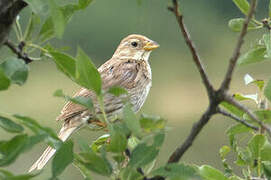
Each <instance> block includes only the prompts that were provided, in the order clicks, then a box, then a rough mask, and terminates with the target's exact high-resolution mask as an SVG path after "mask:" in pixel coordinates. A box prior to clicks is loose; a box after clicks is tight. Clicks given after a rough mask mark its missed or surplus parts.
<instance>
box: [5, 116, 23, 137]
mask: <svg viewBox="0 0 271 180" xmlns="http://www.w3.org/2000/svg"><path fill="white" fill-rule="evenodd" d="M0 126H1V127H2V128H3V129H5V130H6V131H8V132H12V133H20V132H22V131H23V130H24V128H23V127H22V126H21V125H20V124H17V123H15V122H13V121H12V120H10V119H8V118H5V117H2V116H0Z"/></svg>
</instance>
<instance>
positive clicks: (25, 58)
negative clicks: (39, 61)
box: [4, 40, 33, 64]
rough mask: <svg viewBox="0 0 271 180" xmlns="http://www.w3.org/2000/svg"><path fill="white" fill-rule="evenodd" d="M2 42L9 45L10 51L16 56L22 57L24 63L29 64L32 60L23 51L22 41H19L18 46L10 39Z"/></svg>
mask: <svg viewBox="0 0 271 180" xmlns="http://www.w3.org/2000/svg"><path fill="white" fill-rule="evenodd" d="M4 44H5V45H6V46H7V47H9V48H10V49H11V51H12V52H13V53H14V54H16V55H17V56H18V58H20V59H22V60H23V61H24V62H25V63H26V64H29V63H31V62H32V61H33V60H32V59H31V58H30V57H28V55H27V54H26V53H24V52H23V46H24V42H21V43H20V44H19V45H18V46H16V45H15V44H13V43H12V42H11V41H10V40H6V42H5V43H4Z"/></svg>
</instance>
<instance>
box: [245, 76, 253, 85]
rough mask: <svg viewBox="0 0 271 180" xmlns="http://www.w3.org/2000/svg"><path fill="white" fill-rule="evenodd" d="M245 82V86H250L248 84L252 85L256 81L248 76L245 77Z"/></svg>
mask: <svg viewBox="0 0 271 180" xmlns="http://www.w3.org/2000/svg"><path fill="white" fill-rule="evenodd" d="M244 81H245V84H246V85H248V84H250V83H252V82H253V81H254V79H253V78H252V77H251V76H250V75H249V74H246V75H245V76H244Z"/></svg>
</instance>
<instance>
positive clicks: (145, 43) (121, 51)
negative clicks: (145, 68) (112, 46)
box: [113, 34, 159, 61]
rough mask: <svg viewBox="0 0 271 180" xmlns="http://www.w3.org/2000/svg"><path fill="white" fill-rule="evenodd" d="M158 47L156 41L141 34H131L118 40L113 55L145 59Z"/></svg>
mask: <svg viewBox="0 0 271 180" xmlns="http://www.w3.org/2000/svg"><path fill="white" fill-rule="evenodd" d="M158 47H159V44H158V43H157V42H155V41H153V40H151V39H149V38H147V37H145V36H142V35H138V34H132V35H129V36H127V37H126V38H124V39H123V40H122V41H121V42H120V45H119V46H118V48H117V50H116V51H115V53H114V55H113V57H115V58H120V59H122V58H125V59H126V58H131V59H135V60H145V61H147V60H148V58H149V56H150V53H151V52H152V50H154V49H156V48H158Z"/></svg>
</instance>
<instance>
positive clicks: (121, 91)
mask: <svg viewBox="0 0 271 180" xmlns="http://www.w3.org/2000/svg"><path fill="white" fill-rule="evenodd" d="M108 93H110V94H113V95H114V96H117V97H119V96H120V95H123V94H128V92H127V90H126V89H124V88H121V87H117V86H114V87H111V88H110V89H109V90H108Z"/></svg>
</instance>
